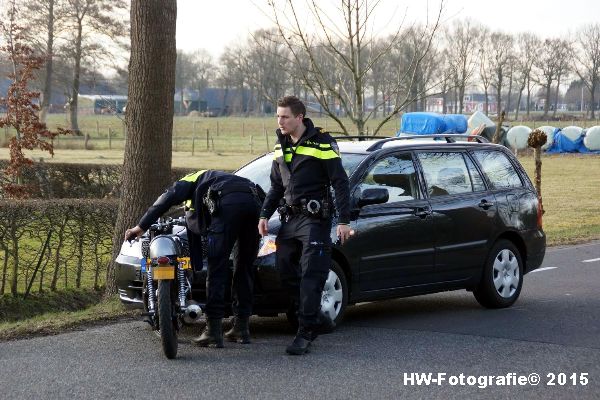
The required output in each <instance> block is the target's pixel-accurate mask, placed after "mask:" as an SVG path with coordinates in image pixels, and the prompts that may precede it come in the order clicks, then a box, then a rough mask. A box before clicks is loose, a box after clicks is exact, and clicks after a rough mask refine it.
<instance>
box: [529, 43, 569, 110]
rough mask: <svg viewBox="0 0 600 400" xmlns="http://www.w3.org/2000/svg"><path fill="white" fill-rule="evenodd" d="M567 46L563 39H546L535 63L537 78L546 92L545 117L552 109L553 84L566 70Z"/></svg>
mask: <svg viewBox="0 0 600 400" xmlns="http://www.w3.org/2000/svg"><path fill="white" fill-rule="evenodd" d="M566 48H568V43H567V42H566V41H564V40H562V39H546V40H544V42H543V44H542V49H541V53H540V55H539V57H538V60H537V61H536V62H535V64H534V65H535V67H536V71H537V74H536V75H535V80H536V82H537V83H539V84H540V85H541V86H542V88H543V89H544V92H545V95H544V99H545V101H544V115H543V116H544V117H547V116H548V111H549V110H550V95H551V91H552V85H553V83H554V82H556V81H557V79H559V78H560V76H561V75H562V74H564V72H565V64H566V61H567V60H566V58H567V55H568V53H567V52H566V51H565V49H566ZM558 89H559V88H558V87H557V90H558Z"/></svg>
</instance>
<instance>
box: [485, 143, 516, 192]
mask: <svg viewBox="0 0 600 400" xmlns="http://www.w3.org/2000/svg"><path fill="white" fill-rule="evenodd" d="M474 154H475V158H476V159H477V161H479V164H480V165H481V168H482V169H483V172H484V173H485V174H486V175H487V177H488V179H489V180H490V182H491V184H492V187H493V188H494V189H502V188H512V187H522V186H523V182H522V181H521V178H520V177H519V174H518V173H517V171H516V170H515V167H514V166H513V165H512V163H511V162H510V160H509V159H508V157H507V156H506V154H504V153H502V152H500V151H493V150H488V151H484V150H477V151H475V152H474Z"/></svg>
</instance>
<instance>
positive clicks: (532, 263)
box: [524, 229, 546, 274]
mask: <svg viewBox="0 0 600 400" xmlns="http://www.w3.org/2000/svg"><path fill="white" fill-rule="evenodd" d="M524 236H525V237H524V240H525V243H526V245H527V260H526V261H525V271H524V273H525V274H527V273H529V272H531V271H534V270H536V269H538V268H539V267H540V266H541V265H542V262H543V261H544V256H545V255H546V234H545V233H544V231H542V230H539V229H535V230H531V231H527V232H526V233H525V235H524Z"/></svg>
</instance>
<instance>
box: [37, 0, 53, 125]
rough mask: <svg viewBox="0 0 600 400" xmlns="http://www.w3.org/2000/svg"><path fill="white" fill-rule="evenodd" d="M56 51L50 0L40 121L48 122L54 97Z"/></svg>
mask: <svg viewBox="0 0 600 400" xmlns="http://www.w3.org/2000/svg"><path fill="white" fill-rule="evenodd" d="M53 52H54V0H48V38H47V39H46V78H45V79H46V81H45V82H44V93H43V94H42V108H41V111H40V122H46V116H47V115H48V107H50V98H51V97H52V56H53V54H52V53H53Z"/></svg>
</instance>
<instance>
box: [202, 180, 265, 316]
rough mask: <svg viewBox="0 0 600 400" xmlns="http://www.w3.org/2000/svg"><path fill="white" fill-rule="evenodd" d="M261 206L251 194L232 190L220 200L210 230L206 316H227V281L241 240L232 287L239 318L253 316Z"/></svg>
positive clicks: (235, 312) (234, 306)
mask: <svg viewBox="0 0 600 400" xmlns="http://www.w3.org/2000/svg"><path fill="white" fill-rule="evenodd" d="M259 213H260V205H259V204H258V203H257V201H256V200H255V198H254V196H253V195H252V194H250V193H238V192H234V193H230V194H227V195H225V196H224V197H222V198H221V200H220V206H219V210H218V212H217V214H216V215H215V216H213V217H212V218H211V224H210V226H209V228H208V233H207V246H208V248H207V256H208V274H207V277H206V307H205V310H206V315H207V317H208V318H223V317H224V315H225V284H226V283H227V277H228V276H229V274H228V268H229V255H230V254H231V251H232V249H233V247H234V245H235V244H236V242H237V246H236V251H235V253H234V257H233V267H234V270H233V283H232V289H231V297H232V309H233V313H234V315H236V316H239V317H249V316H250V315H252V300H253V289H254V265H253V264H254V261H255V260H256V255H257V252H258V242H259V235H258V232H257V230H256V226H257V225H258V217H259Z"/></svg>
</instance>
